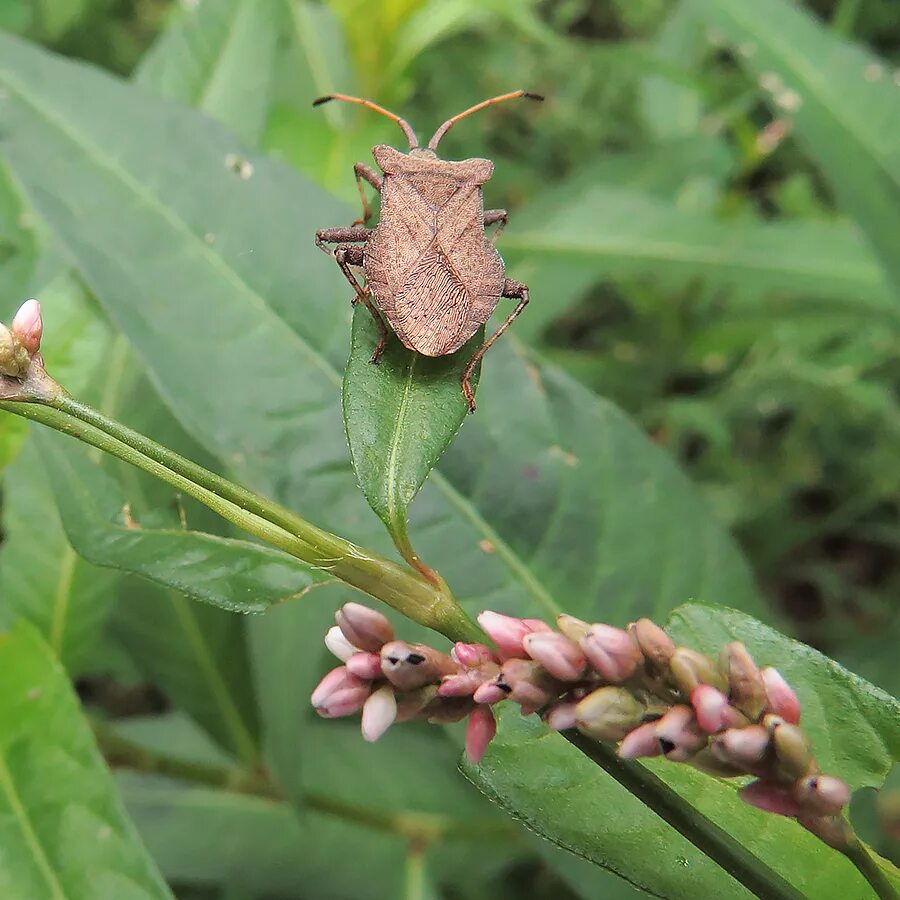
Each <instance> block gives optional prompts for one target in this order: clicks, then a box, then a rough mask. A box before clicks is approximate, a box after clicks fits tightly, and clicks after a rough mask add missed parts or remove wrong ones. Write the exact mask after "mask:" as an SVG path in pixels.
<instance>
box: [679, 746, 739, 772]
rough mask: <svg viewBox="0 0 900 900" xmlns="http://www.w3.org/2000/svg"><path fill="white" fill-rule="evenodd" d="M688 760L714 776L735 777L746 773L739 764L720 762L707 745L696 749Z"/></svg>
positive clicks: (701, 770) (696, 767) (694, 766)
mask: <svg viewBox="0 0 900 900" xmlns="http://www.w3.org/2000/svg"><path fill="white" fill-rule="evenodd" d="M688 762H689V764H690V765H691V766H692V767H693V768H695V769H697V770H698V771H700V772H705V773H706V774H707V775H714V776H715V777H716V778H736V777H737V776H739V775H746V774H747V773H746V772H745V771H744V770H743V768H741V767H739V766H733V765H731V763H726V762H722V760H721V759H719V757H717V756H716V755H715V754H714V753H713V752H712V750H711V749H710V748H709V747H704V748H703V749H702V750H698V751H697V752H696V753H695V754H694V755H693V756H692V757H691V758H690V760H688Z"/></svg>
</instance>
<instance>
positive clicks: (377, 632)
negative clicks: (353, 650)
mask: <svg viewBox="0 0 900 900" xmlns="http://www.w3.org/2000/svg"><path fill="white" fill-rule="evenodd" d="M334 618H335V621H336V622H337V623H338V626H339V627H340V629H341V631H342V632H343V633H344V637H345V638H347V640H348V641H349V642H350V643H351V644H353V646H354V647H358V648H359V649H360V650H368V651H369V652H370V653H377V652H378V651H379V650H380V649H381V647H382V645H384V644H386V643H387V642H388V641H392V640H393V639H394V629H393V627H392V626H391V623H390V622H389V621H388V620H387V618H386V617H385V616H383V615H382V614H381V613H380V612H376V611H375V610H374V609H369V607H368V606H363V605H362V604H361V603H345V604H344V605H343V606H342V607H341V608H340V609H339V610H338V611H337V612H336V613H335V616H334Z"/></svg>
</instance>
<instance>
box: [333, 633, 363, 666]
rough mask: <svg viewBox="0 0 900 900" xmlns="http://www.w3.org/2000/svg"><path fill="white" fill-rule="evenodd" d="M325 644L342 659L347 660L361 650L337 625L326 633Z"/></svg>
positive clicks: (342, 660)
mask: <svg viewBox="0 0 900 900" xmlns="http://www.w3.org/2000/svg"><path fill="white" fill-rule="evenodd" d="M325 646H326V647H327V648H328V649H329V650H330V651H331V652H332V653H333V654H334V655H335V656H336V657H337V658H338V659H339V660H340V661H341V662H347V660H348V659H350V657H351V656H353V654H354V653H358V652H359V650H358V649H357V648H356V647H354V646H353V644H351V643H350V641H348V640H347V638H345V637H344V632H343V631H341V629H340V628H338V626H337V625H332V626H331V628H329V629H328V631H327V632H326V634H325Z"/></svg>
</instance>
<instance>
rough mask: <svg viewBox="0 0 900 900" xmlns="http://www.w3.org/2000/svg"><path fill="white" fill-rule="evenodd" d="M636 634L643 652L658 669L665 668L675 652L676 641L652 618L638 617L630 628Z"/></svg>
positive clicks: (635, 637)
mask: <svg viewBox="0 0 900 900" xmlns="http://www.w3.org/2000/svg"><path fill="white" fill-rule="evenodd" d="M629 630H630V631H631V632H632V633H633V634H634V639H635V640H636V641H637V644H638V647H640V649H641V653H642V654H643V655H644V657H645V659H647V661H648V662H651V663H653V665H654V666H656V667H657V669H665V668H666V666H668V665H669V660H670V659H671V658H672V654H673V653H674V652H675V642H674V641H673V640H672V638H670V637H669V636H668V635H667V634H666V633H665V631H663V630H662V628H660V627H659V625H657V624H656V623H655V622H651V621H650V619H638V620H637V622H635V623H634V625H632V626H631V628H630V629H629Z"/></svg>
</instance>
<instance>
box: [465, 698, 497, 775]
mask: <svg viewBox="0 0 900 900" xmlns="http://www.w3.org/2000/svg"><path fill="white" fill-rule="evenodd" d="M496 733H497V722H496V720H495V719H494V714H493V713H492V712H491V708H490V707H489V706H479V707H476V709H475V710H474V712H473V713H472V714H471V715H470V716H469V724H468V726H467V727H466V756H468V757H469V760H470V761H471V762H473V763H479V762H481V758H482V757H483V756H484V753H485V751H486V750H487V748H488V744H490V742H491V741H492V740H493V739H494V735H495V734H496Z"/></svg>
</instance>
